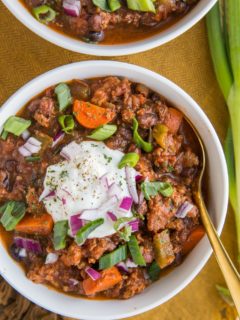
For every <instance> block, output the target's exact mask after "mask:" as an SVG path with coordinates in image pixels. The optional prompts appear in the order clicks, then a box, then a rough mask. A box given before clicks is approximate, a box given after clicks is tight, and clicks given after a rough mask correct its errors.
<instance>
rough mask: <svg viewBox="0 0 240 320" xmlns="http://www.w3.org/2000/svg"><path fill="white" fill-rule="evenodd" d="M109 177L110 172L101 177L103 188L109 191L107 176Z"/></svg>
mask: <svg viewBox="0 0 240 320" xmlns="http://www.w3.org/2000/svg"><path fill="white" fill-rule="evenodd" d="M108 175H109V172H107V173H105V174H104V175H103V176H101V177H100V178H99V179H100V181H101V184H102V186H103V187H104V189H105V190H108V189H109V183H108V178H107V176H108Z"/></svg>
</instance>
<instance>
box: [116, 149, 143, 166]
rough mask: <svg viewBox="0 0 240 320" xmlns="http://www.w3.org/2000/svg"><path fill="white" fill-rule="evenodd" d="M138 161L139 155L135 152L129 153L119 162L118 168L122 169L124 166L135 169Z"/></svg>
mask: <svg viewBox="0 0 240 320" xmlns="http://www.w3.org/2000/svg"><path fill="white" fill-rule="evenodd" d="M138 161H139V154H137V153H135V152H129V153H127V154H125V155H124V156H123V157H122V159H121V161H120V162H119V165H118V168H119V169H122V168H123V167H126V166H129V167H135V166H136V164H137V163H138Z"/></svg>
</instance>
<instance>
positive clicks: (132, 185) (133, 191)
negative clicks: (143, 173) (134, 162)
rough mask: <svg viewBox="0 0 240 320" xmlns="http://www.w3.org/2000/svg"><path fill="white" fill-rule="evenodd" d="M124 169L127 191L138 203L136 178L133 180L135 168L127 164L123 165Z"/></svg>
mask: <svg viewBox="0 0 240 320" xmlns="http://www.w3.org/2000/svg"><path fill="white" fill-rule="evenodd" d="M125 171H126V178H127V185H128V190H129V193H130V195H131V197H132V199H133V201H134V202H135V203H138V193H137V186H136V180H135V176H136V173H135V170H134V169H132V168H131V167H129V166H126V167H125Z"/></svg>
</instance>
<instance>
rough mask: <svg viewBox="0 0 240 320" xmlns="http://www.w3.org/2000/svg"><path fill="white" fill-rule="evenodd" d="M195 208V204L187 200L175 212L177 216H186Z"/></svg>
mask: <svg viewBox="0 0 240 320" xmlns="http://www.w3.org/2000/svg"><path fill="white" fill-rule="evenodd" d="M192 208H193V204H192V203H190V202H188V201H185V202H184V203H183V204H182V205H181V206H180V207H179V208H178V210H177V212H176V213H175V217H177V218H181V219H183V218H185V217H186V215H187V214H188V212H190V211H191V210H192Z"/></svg>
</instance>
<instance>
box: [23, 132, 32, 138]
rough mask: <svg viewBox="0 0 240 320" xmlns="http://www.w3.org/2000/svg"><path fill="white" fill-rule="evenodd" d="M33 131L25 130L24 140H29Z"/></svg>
mask: <svg viewBox="0 0 240 320" xmlns="http://www.w3.org/2000/svg"><path fill="white" fill-rule="evenodd" d="M30 135H31V133H30V132H29V131H28V130H25V131H23V133H22V138H23V140H27V139H28V138H29V137H30Z"/></svg>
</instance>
